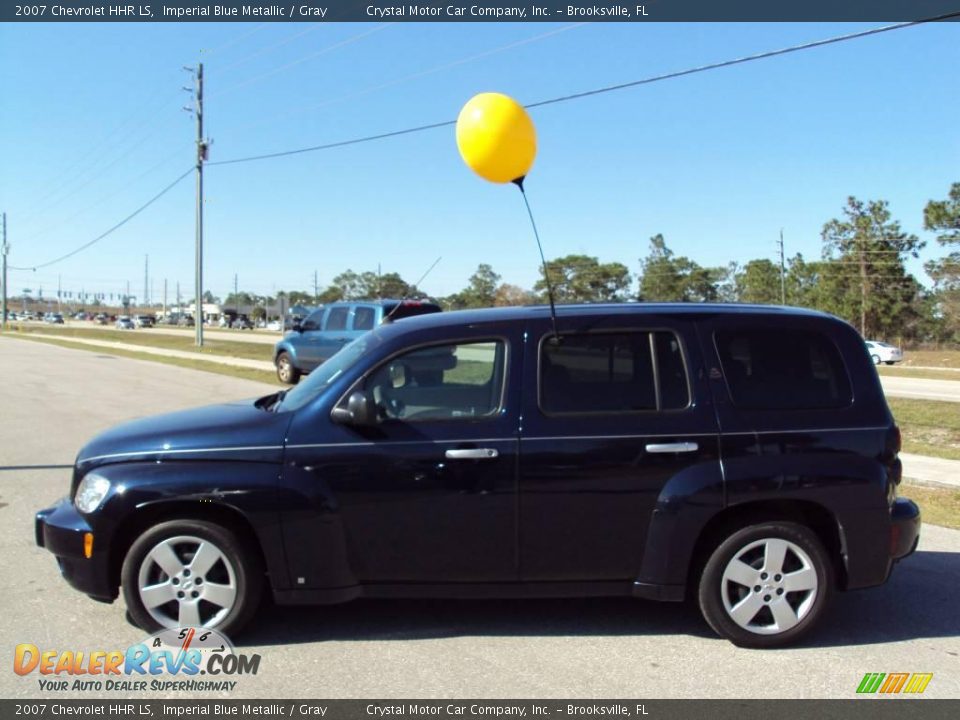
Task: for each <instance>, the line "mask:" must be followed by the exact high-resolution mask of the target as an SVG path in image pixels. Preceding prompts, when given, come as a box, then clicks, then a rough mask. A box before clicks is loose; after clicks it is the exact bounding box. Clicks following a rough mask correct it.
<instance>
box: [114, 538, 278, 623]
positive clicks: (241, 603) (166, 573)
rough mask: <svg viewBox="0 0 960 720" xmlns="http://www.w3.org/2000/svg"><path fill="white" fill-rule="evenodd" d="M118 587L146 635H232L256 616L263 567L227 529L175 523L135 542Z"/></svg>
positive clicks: (256, 556)
mask: <svg viewBox="0 0 960 720" xmlns="http://www.w3.org/2000/svg"><path fill="white" fill-rule="evenodd" d="M120 583H121V585H122V587H123V598H124V600H125V601H126V603H127V608H128V609H129V611H130V615H131V616H132V618H133V620H134V622H135V623H136V624H137V625H139V626H140V627H142V628H143V629H144V630H149V631H151V632H152V631H155V630H160V629H163V628H177V627H205V628H215V629H217V630H219V631H220V632H222V633H225V634H227V635H230V634H232V633H235V632H236V631H238V630H240V629H241V628H242V627H243V626H244V625H246V624H247V622H248V621H249V620H250V618H251V617H253V614H254V613H255V612H256V609H257V606H258V604H259V602H260V595H261V591H262V589H263V567H262V565H261V563H260V559H259V555H258V554H257V553H256V552H251V549H250V548H248V547H246V546H244V545H243V544H242V543H241V542H240V540H238V539H237V537H236V535H234V534H233V532H231V531H230V530H228V529H227V528H225V527H222V526H220V525H216V524H214V523H209V522H204V521H200V520H173V521H169V522H163V523H160V524H159V525H156V526H154V527H152V528H150V529H149V530H147V531H146V532H144V533H143V534H142V535H141V536H140V537H139V538H137V540H136V541H135V542H134V543H133V545H132V546H131V547H130V550H129V552H127V556H126V558H125V559H124V561H123V569H122V571H121V574H120Z"/></svg>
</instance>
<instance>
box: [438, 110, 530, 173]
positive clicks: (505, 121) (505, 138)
mask: <svg viewBox="0 0 960 720" xmlns="http://www.w3.org/2000/svg"><path fill="white" fill-rule="evenodd" d="M457 148H458V149H459V150H460V156H461V157H462V158H463V161H464V162H465V163H466V164H467V165H468V166H469V167H470V169H471V170H473V171H474V172H475V173H476V174H477V175H479V176H480V177H482V178H483V179H484V180H489V181H490V182H495V183H508V182H512V181H514V180H519V179H521V178H523V177H524V176H526V174H527V173H528V172H530V167H531V166H532V165H533V160H534V158H535V157H536V155H537V131H536V129H535V128H534V126H533V120H531V119H530V116H529V115H527V111H526V110H525V109H524V108H523V106H522V105H521V104H520V103H518V102H517V101H516V100H514V99H513V98H511V97H508V96H506V95H502V94H500V93H480V94H479V95H474V96H473V97H472V98H470V100H469V102H467V104H466V105H464V106H463V109H462V110H461V111H460V116H459V117H458V118H457Z"/></svg>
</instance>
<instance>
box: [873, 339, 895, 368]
mask: <svg viewBox="0 0 960 720" xmlns="http://www.w3.org/2000/svg"><path fill="white" fill-rule="evenodd" d="M865 345H866V346H867V352H868V353H870V359H871V360H873V364H874V365H879V364H880V363H886V364H887V365H893V364H894V363H898V362H901V361H902V360H903V351H902V350H901V349H900V348H898V347H897V346H896V345H890V344H889V343H885V342H880V341H879V340H867V341H866V342H865Z"/></svg>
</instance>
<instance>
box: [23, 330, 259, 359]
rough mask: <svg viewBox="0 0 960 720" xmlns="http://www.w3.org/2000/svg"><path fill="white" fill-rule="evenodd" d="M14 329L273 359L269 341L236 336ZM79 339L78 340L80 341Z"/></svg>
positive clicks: (138, 331)
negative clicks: (198, 341) (200, 340)
mask: <svg viewBox="0 0 960 720" xmlns="http://www.w3.org/2000/svg"><path fill="white" fill-rule="evenodd" d="M15 331H16V332H17V333H19V334H21V335H33V336H43V337H54V338H62V339H69V338H77V339H80V340H100V341H106V342H120V343H126V344H129V345H143V346H145V347H151V348H160V349H163V350H180V351H183V352H195V353H198V354H200V355H223V356H226V357H232V358H244V359H247V360H265V361H267V362H270V360H272V350H273V348H271V347H270V346H269V345H266V344H263V343H250V342H243V341H234V340H211V339H204V344H203V347H202V348H198V347H197V346H196V345H195V344H194V337H193V335H192V334H190V335H187V334H184V336H183V337H178V336H176V335H167V334H160V333H151V331H150V330H149V329H148V330H126V331H124V330H112V329H109V328H104V329H82V330H81V329H78V328H70V327H58V326H49V325H47V326H44V325H27V324H23V325H19V326H18V327H16V329H15ZM78 344H79V343H75V345H78Z"/></svg>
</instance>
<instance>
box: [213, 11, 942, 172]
mask: <svg viewBox="0 0 960 720" xmlns="http://www.w3.org/2000/svg"><path fill="white" fill-rule="evenodd" d="M956 17H960V11H956V12H952V13H946V14H944V15H937V16H935V17H930V18H926V19H923V20H911V21H908V22H901V23H895V24H893V25H883V26H881V27H877V28H871V29H869V30H861V31H859V32H854V33H847V34H845V35H837V36H835V37H831V38H825V39H823V40H814V41H812V42H808V43H802V44H799V45H791V46H789V47H785V48H779V49H777V50H767V51H765V52H761V53H755V54H753V55H745V56H743V57H739V58H733V59H730V60H723V61H720V62H716V63H710V64H707V65H698V66H696V67H692V68H687V69H685V70H677V71H675V72H670V73H664V74H661V75H653V76H651V77H646V78H642V79H640V80H633V81H631V82H626V83H619V84H616V85H607V86H604V87H600V88H596V89H594V90H585V91H583V92H578V93H571V94H568V95H561V96H559V97H555V98H550V99H548V100H540V101H538V102H534V103H529V104H527V105H525V106H524V107H526V108H528V109H532V108H538V107H545V106H547V105H556V104H559V103H563V102H569V101H571V100H580V99H583V98H586V97H593V96H595V95H601V94H604V93H609V92H615V91H617V90H625V89H628V88H633V87H638V86H640V85H649V84H651V83H655V82H660V81H663V80H673V79H675V78H679V77H684V76H687V75H694V74H696V73H702V72H707V71H709V70H718V69H720V68H725V67H731V66H733V65H741V64H744V63H748V62H754V61H756V60H764V59H766V58H771V57H777V56H779V55H787V54H789V53H795V52H800V51H802V50H811V49H813V48H818V47H823V46H826V45H832V44H836V43H841V42H846V41H848V40H857V39H859V38H864V37H869V36H871V35H879V34H880V33H886V32H891V31H894V30H902V29H904V28H908V27H913V26H915V25H923V24H927V23H932V22H939V21H942V20H948V19H951V18H956ZM298 62H299V61H298ZM285 67H287V66H285ZM281 69H283V68H278V69H277V71H279V70H281ZM275 72H276V71H275ZM254 79H258V78H254ZM455 124H456V120H446V121H444V122H435V123H429V124H426V125H418V126H416V127H411V128H405V129H403V130H394V131H391V132H385V133H378V134H376V135H367V136H364V137H359V138H353V139H351V140H342V141H340V142H333V143H323V144H321V145H312V146H309V147H303V148H296V149H293V150H284V151H280V152H275V153H265V154H262V155H251V156H249V157H242V158H234V159H232V160H220V161H219V162H211V163H207V164H208V165H234V164H237V163H244V162H255V161H258V160H269V159H273V158H279V157H286V156H288V155H300V154H303V153H308V152H316V151H319V150H330V149H333V148H338V147H344V146H347V145H358V144H360V143H365V142H372V141H374V140H384V139H387V138H392V137H398V136H400V135H410V134H412V133H418V132H424V131H426V130H435V129H437V128H442V127H449V126H451V125H455Z"/></svg>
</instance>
